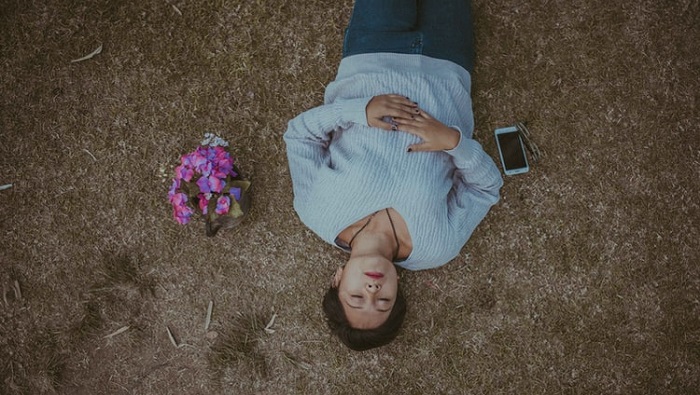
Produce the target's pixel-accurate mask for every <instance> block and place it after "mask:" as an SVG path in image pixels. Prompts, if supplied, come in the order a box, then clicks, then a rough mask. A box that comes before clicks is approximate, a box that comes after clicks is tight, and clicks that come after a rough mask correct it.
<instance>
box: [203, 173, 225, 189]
mask: <svg viewBox="0 0 700 395" xmlns="http://www.w3.org/2000/svg"><path fill="white" fill-rule="evenodd" d="M225 185H226V183H225V182H224V181H223V180H221V179H220V178H218V177H215V176H213V175H212V176H209V177H204V176H202V177H200V178H199V180H197V186H198V187H199V191H200V192H202V193H211V192H214V193H220V192H221V191H222V190H223V189H224V186H225Z"/></svg>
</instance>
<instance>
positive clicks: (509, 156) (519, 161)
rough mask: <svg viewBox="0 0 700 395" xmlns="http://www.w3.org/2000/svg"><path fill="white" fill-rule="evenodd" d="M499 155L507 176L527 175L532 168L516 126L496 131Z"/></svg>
mask: <svg viewBox="0 0 700 395" xmlns="http://www.w3.org/2000/svg"><path fill="white" fill-rule="evenodd" d="M494 134H495V136H496V146H498V154H499V155H500V156H501V165H502V166H503V172H504V173H505V174H506V175H507V176H512V175H514V174H522V173H527V172H528V171H529V170H530V166H529V165H528V163H527V155H525V146H524V145H523V140H522V138H521V137H520V132H518V128H517V127H515V126H508V127H505V128H499V129H496V130H495V131H494Z"/></svg>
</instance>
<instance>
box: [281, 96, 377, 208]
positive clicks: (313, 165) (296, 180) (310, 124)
mask: <svg viewBox="0 0 700 395" xmlns="http://www.w3.org/2000/svg"><path fill="white" fill-rule="evenodd" d="M370 99H371V98H369V97H368V98H359V99H352V100H339V101H336V102H334V103H330V104H325V105H322V106H319V107H315V108H312V109H311V110H308V111H306V112H303V113H302V114H300V115H298V116H297V117H296V118H294V119H292V120H291V121H289V123H288V125H287V131H286V132H285V133H284V141H285V143H286V146H287V159H288V161H289V171H290V173H291V177H292V185H293V189H294V204H295V206H298V204H299V203H300V202H306V201H308V200H309V199H308V194H309V193H310V191H311V188H312V187H313V185H314V181H315V180H316V177H317V175H318V173H319V172H320V171H321V170H322V169H324V168H326V167H328V165H329V163H330V157H329V153H328V147H329V144H330V141H331V138H332V134H333V132H335V131H339V130H342V129H347V128H348V127H349V126H350V124H352V123H358V124H362V125H367V115H366V112H365V109H366V107H367V103H368V102H369V100H370Z"/></svg>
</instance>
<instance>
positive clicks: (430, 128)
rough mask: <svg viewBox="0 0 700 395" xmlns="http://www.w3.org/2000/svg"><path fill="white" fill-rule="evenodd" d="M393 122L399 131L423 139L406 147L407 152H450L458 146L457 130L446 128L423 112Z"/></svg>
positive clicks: (458, 135)
mask: <svg viewBox="0 0 700 395" xmlns="http://www.w3.org/2000/svg"><path fill="white" fill-rule="evenodd" d="M393 121H394V122H395V123H396V126H397V127H398V129H399V130H401V131H403V132H408V133H411V134H413V135H416V136H418V137H420V138H421V139H423V142H421V143H418V144H413V145H411V146H410V147H408V152H414V151H443V150H451V149H453V148H454V147H456V146H457V144H459V139H460V133H459V131H458V130H457V129H453V128H451V127H448V126H447V125H445V124H444V123H442V122H440V121H438V120H437V119H435V118H433V117H432V116H431V115H430V114H428V113H427V112H425V111H423V110H419V111H418V113H417V114H416V115H415V116H412V117H408V118H399V117H395V118H394V119H393Z"/></svg>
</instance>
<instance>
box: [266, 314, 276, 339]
mask: <svg viewBox="0 0 700 395" xmlns="http://www.w3.org/2000/svg"><path fill="white" fill-rule="evenodd" d="M276 318H277V313H275V314H273V315H272V318H271V319H270V322H268V323H267V325H266V326H265V332H267V333H269V334H273V333H275V330H274V329H272V325H274V324H275V319H276Z"/></svg>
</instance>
